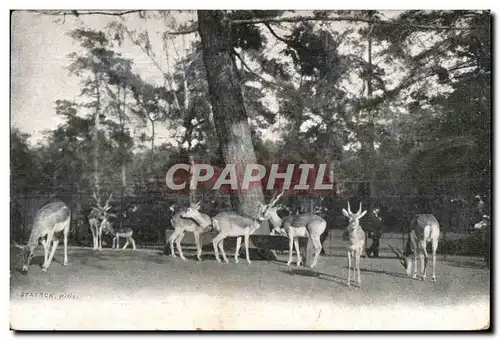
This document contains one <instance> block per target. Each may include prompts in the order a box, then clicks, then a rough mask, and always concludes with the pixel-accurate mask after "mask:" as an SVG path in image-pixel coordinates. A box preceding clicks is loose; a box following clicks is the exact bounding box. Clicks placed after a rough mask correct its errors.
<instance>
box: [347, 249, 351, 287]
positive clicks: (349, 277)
mask: <svg viewBox="0 0 500 340" xmlns="http://www.w3.org/2000/svg"><path fill="white" fill-rule="evenodd" d="M347 285H348V286H350V285H351V251H350V250H348V251H347Z"/></svg>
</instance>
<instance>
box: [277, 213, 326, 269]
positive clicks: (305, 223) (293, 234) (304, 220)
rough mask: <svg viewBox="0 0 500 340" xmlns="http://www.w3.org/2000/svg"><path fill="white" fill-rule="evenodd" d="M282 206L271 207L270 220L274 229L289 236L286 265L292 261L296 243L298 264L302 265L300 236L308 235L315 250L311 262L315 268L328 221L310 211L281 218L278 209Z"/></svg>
mask: <svg viewBox="0 0 500 340" xmlns="http://www.w3.org/2000/svg"><path fill="white" fill-rule="evenodd" d="M281 208H282V207H281V206H277V207H272V208H270V209H269V215H270V218H269V222H271V225H272V227H273V231H276V232H278V233H280V234H283V235H286V236H287V237H288V240H289V243H288V245H289V252H288V254H289V256H288V262H287V264H286V265H287V266H289V265H290V264H291V263H292V259H293V246H294V245H295V252H296V253H297V266H300V265H301V263H302V258H301V256H300V249H299V240H298V237H307V238H308V242H311V244H312V246H313V247H314V251H315V255H314V259H313V261H312V263H311V268H314V267H315V266H316V264H317V263H318V257H319V255H320V253H321V249H322V245H321V235H322V234H323V233H324V232H325V229H326V221H325V220H324V219H323V218H322V217H320V216H318V215H316V214H310V213H304V214H300V215H289V216H286V217H283V218H280V217H279V215H278V210H279V209H281Z"/></svg>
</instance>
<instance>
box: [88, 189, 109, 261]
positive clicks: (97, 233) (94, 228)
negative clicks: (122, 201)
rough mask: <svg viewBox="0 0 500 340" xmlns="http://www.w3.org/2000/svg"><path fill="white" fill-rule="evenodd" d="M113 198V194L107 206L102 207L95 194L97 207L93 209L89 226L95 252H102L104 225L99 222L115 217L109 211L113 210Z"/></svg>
mask: <svg viewBox="0 0 500 340" xmlns="http://www.w3.org/2000/svg"><path fill="white" fill-rule="evenodd" d="M112 197H113V194H111V195H110V196H109V198H108V200H107V201H106V204H104V206H101V200H100V199H99V198H97V196H96V194H95V192H94V199H95V200H96V205H97V207H92V210H91V212H90V214H89V218H88V219H89V225H90V231H91V232H92V239H93V241H94V248H93V249H94V250H99V251H101V250H102V227H103V224H102V222H99V220H104V218H107V216H115V215H113V214H109V213H108V211H109V209H111V206H110V205H109V202H110V201H111V198H112Z"/></svg>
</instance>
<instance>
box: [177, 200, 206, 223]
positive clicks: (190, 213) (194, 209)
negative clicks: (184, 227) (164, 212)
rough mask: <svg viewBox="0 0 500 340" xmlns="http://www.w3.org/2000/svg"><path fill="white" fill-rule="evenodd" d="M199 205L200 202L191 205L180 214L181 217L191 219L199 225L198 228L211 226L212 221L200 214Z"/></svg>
mask: <svg viewBox="0 0 500 340" xmlns="http://www.w3.org/2000/svg"><path fill="white" fill-rule="evenodd" d="M200 205H201V201H198V202H196V203H191V204H190V205H189V207H188V208H187V209H186V210H185V211H184V212H182V213H181V217H182V218H191V219H193V220H195V221H196V222H197V223H198V224H199V225H200V227H202V228H206V227H208V226H210V225H212V220H211V219H210V217H208V216H207V215H205V214H202V213H201V212H200Z"/></svg>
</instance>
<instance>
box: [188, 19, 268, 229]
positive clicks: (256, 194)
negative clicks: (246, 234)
mask: <svg viewBox="0 0 500 340" xmlns="http://www.w3.org/2000/svg"><path fill="white" fill-rule="evenodd" d="M198 30H199V33H200V37H201V43H202V49H203V62H204V64H205V69H206V72H207V80H208V88H209V93H210V101H211V104H212V108H213V113H214V122H215V126H216V130H217V135H218V138H219V144H220V147H221V151H222V155H223V157H224V161H225V162H226V164H235V165H236V169H237V172H238V176H239V177H240V176H243V173H244V167H245V164H249V163H256V160H255V151H254V148H253V144H252V138H251V135H250V128H249V125H248V117H247V114H246V111H245V107H244V105H243V96H242V94H241V84H240V82H239V77H238V75H237V72H238V71H237V69H236V67H235V65H234V63H233V61H232V60H231V49H232V46H231V27H230V25H229V20H228V18H227V13H226V12H225V11H198ZM238 183H239V184H241V178H239V179H238ZM231 196H232V199H231V202H232V204H233V208H234V209H235V210H236V211H238V212H240V213H244V214H247V215H250V216H255V215H256V213H257V211H258V206H259V204H260V203H262V202H263V200H264V196H263V193H262V187H261V186H260V184H259V185H255V186H252V187H251V188H249V189H248V190H246V191H245V194H244V195H242V193H241V191H240V190H237V191H236V192H234V193H233V194H232V195H231ZM255 234H261V235H262V234H264V235H268V234H269V227H268V225H267V224H264V225H262V226H261V227H260V228H259V229H258V230H257V231H256V232H255Z"/></svg>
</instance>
